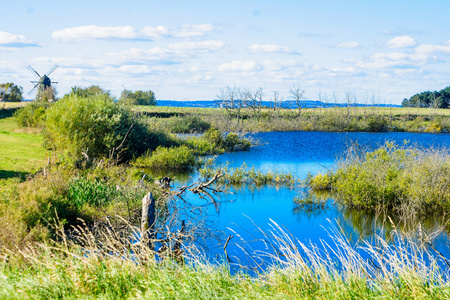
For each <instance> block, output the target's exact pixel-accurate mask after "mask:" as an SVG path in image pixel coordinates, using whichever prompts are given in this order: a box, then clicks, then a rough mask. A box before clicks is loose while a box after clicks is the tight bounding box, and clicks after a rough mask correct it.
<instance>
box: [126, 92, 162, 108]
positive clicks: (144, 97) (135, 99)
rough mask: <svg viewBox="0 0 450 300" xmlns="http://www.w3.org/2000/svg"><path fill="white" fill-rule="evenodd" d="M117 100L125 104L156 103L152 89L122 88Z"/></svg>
mask: <svg viewBox="0 0 450 300" xmlns="http://www.w3.org/2000/svg"><path fill="white" fill-rule="evenodd" d="M119 102H121V103H124V104H127V105H152V106H154V105H156V97H155V93H153V91H150V90H149V91H135V92H133V91H130V90H123V91H122V94H121V95H120V99H119Z"/></svg>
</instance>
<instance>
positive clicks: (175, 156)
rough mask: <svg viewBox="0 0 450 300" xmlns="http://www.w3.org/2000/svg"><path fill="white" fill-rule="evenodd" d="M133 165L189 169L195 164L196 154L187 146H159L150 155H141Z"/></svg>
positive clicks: (152, 167)
mask: <svg viewBox="0 0 450 300" xmlns="http://www.w3.org/2000/svg"><path fill="white" fill-rule="evenodd" d="M133 165H134V166H138V167H144V168H151V169H158V168H160V169H166V170H168V169H189V168H191V167H194V166H195V156H194V153H193V151H192V150H191V149H189V148H188V147H186V146H181V147H176V148H166V147H158V148H157V149H156V150H155V151H154V152H153V153H152V154H151V155H150V156H149V155H147V156H142V157H139V158H138V159H137V160H136V161H135V162H134V163H133Z"/></svg>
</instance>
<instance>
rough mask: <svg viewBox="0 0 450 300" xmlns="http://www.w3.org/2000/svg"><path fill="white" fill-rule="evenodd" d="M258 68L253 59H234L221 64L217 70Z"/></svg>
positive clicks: (247, 70) (248, 70)
mask: <svg viewBox="0 0 450 300" xmlns="http://www.w3.org/2000/svg"><path fill="white" fill-rule="evenodd" d="M255 68H256V62H255V61H253V60H246V61H233V62H230V63H225V64H222V65H219V66H218V67H217V71H219V72H228V71H244V72H250V71H253V70H254V69H255Z"/></svg>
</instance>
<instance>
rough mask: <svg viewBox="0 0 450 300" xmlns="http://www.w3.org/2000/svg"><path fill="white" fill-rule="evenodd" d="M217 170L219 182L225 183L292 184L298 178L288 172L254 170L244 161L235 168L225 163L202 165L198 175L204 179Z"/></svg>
mask: <svg viewBox="0 0 450 300" xmlns="http://www.w3.org/2000/svg"><path fill="white" fill-rule="evenodd" d="M217 172H220V173H221V174H222V177H221V178H219V182H223V183H227V184H256V185H265V184H283V185H288V186H292V185H294V184H295V183H296V182H298V179H296V178H295V176H294V175H293V174H292V173H290V172H277V171H269V172H263V171H260V170H256V169H255V167H254V166H253V167H252V168H248V167H247V165H246V164H245V163H243V164H242V166H240V167H236V168H231V167H229V166H228V163H226V164H223V165H221V166H217V167H210V166H204V167H203V168H201V169H200V175H201V177H202V178H205V179H209V178H212V177H213V176H214V174H216V173H217Z"/></svg>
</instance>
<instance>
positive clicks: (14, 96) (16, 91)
mask: <svg viewBox="0 0 450 300" xmlns="http://www.w3.org/2000/svg"><path fill="white" fill-rule="evenodd" d="M22 93H23V88H22V87H21V86H18V85H15V84H14V83H12V82H7V83H2V84H0V101H6V102H19V101H21V100H22Z"/></svg>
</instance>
